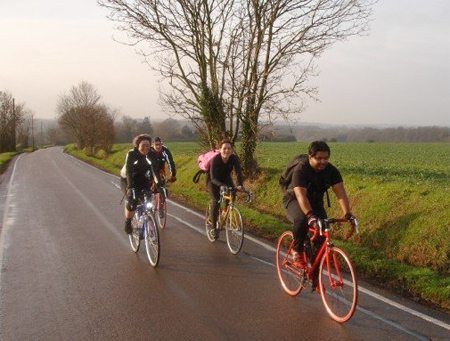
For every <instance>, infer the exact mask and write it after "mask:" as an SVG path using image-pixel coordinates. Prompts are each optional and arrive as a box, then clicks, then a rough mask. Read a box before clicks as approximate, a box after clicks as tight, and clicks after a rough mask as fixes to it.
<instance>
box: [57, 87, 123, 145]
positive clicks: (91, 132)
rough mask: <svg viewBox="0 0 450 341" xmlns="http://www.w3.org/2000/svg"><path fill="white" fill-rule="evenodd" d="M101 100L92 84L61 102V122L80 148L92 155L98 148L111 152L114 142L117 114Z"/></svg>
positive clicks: (70, 94)
mask: <svg viewBox="0 0 450 341" xmlns="http://www.w3.org/2000/svg"><path fill="white" fill-rule="evenodd" d="M100 99H101V96H100V95H99V94H98V93H97V90H96V89H95V88H94V87H93V86H92V85H91V84H89V83H87V82H81V83H80V84H79V85H78V86H73V87H72V88H71V89H70V91H69V94H67V95H62V96H61V97H60V98H59V101H58V106H57V111H58V123H59V124H60V126H61V127H62V128H63V130H64V131H65V132H66V133H67V134H69V135H70V136H72V137H73V138H75V141H76V143H77V147H78V148H79V149H84V148H86V149H87V152H88V153H89V154H94V153H95V148H96V147H98V148H102V149H104V150H105V151H106V152H109V151H110V150H111V146H112V143H113V140H114V118H115V113H114V112H112V111H111V110H110V109H109V108H108V107H106V106H105V105H104V104H102V103H101V102H100Z"/></svg>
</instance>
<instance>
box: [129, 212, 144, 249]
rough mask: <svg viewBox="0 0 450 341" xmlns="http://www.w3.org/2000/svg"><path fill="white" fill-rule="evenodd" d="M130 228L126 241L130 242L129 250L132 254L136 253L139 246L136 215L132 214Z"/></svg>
mask: <svg viewBox="0 0 450 341" xmlns="http://www.w3.org/2000/svg"><path fill="white" fill-rule="evenodd" d="M131 228H132V231H131V233H130V234H129V235H128V239H129V240H130V245H131V249H132V250H133V251H134V252H138V251H139V245H140V244H141V240H140V238H139V235H140V229H139V221H138V219H137V216H136V214H134V215H133V218H132V219H131Z"/></svg>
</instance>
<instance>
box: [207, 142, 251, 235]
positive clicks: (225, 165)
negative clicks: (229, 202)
mask: <svg viewBox="0 0 450 341" xmlns="http://www.w3.org/2000/svg"><path fill="white" fill-rule="evenodd" d="M219 151H220V153H219V154H217V155H216V156H215V157H214V158H213V159H212V160H211V166H210V169H209V173H207V175H206V185H207V186H208V192H209V196H210V198H211V201H210V203H209V209H210V212H211V222H212V226H214V227H216V223H217V216H218V214H219V205H220V204H219V199H220V191H221V190H227V188H228V187H234V184H233V180H232V178H231V172H232V171H233V169H234V171H235V173H236V177H237V183H238V186H237V187H236V189H237V190H238V191H241V190H243V189H244V187H243V185H242V173H241V165H240V163H239V158H238V157H237V156H236V155H235V154H233V148H232V147H231V142H230V140H228V139H225V140H222V142H221V143H220V149H219ZM218 235H219V231H218V230H216V231H215V237H216V238H218Z"/></svg>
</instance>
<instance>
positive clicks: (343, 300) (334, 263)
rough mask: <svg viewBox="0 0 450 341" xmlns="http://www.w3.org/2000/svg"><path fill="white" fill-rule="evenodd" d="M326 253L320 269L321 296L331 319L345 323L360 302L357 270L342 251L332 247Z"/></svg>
mask: <svg viewBox="0 0 450 341" xmlns="http://www.w3.org/2000/svg"><path fill="white" fill-rule="evenodd" d="M326 252H327V253H326V254H325V255H324V256H323V257H322V259H321V261H320V268H319V285H320V295H321V296H322V301H323V304H324V305H325V308H326V310H327V312H328V314H329V315H330V316H331V318H332V319H333V320H335V321H337V322H340V323H343V322H346V321H348V320H349V319H350V318H351V317H352V315H353V313H354V312H355V309H356V304H357V301H358V285H357V283H356V275H355V270H354V268H353V265H352V263H351V262H350V258H349V257H348V256H347V254H346V253H345V252H344V251H342V250H341V249H339V248H337V247H332V248H330V249H328V250H327V251H326ZM344 275H345V277H346V278H344Z"/></svg>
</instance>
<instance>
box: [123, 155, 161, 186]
mask: <svg viewBox="0 0 450 341" xmlns="http://www.w3.org/2000/svg"><path fill="white" fill-rule="evenodd" d="M124 170H125V174H123V169H122V172H121V176H122V177H123V176H124V175H125V176H126V178H127V187H128V188H138V189H150V185H151V184H152V183H153V182H155V183H156V184H157V185H158V184H160V183H161V179H160V177H159V172H158V171H157V170H159V161H158V158H157V157H156V156H155V155H154V154H153V153H152V152H150V153H148V154H147V155H142V154H141V153H140V152H139V151H138V149H137V148H134V149H130V151H129V152H128V154H127V156H126V158H125V166H124Z"/></svg>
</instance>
